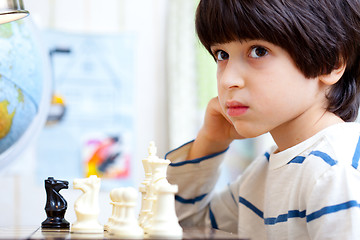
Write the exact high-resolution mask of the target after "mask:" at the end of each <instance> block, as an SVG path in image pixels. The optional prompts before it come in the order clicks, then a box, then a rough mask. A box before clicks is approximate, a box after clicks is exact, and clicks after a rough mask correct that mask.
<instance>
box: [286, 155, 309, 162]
mask: <svg viewBox="0 0 360 240" xmlns="http://www.w3.org/2000/svg"><path fill="white" fill-rule="evenodd" d="M304 160H305V157H303V156H297V157H294V158H293V159H292V160H291V161H290V162H288V164H290V163H300V164H301V163H303V162H304Z"/></svg>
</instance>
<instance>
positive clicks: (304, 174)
mask: <svg viewBox="0 0 360 240" xmlns="http://www.w3.org/2000/svg"><path fill="white" fill-rule="evenodd" d="M191 144H192V142H189V143H187V144H184V145H183V146H181V147H180V148H178V149H175V150H173V151H171V152H169V153H168V154H167V155H166V158H167V159H170V160H171V161H172V163H171V164H170V166H169V168H168V176H167V178H168V180H169V182H170V183H172V184H177V185H178V186H179V192H178V194H177V195H176V196H175V199H176V211H177V214H178V217H179V220H180V223H181V224H182V225H183V226H211V227H213V228H218V229H221V230H224V231H229V232H233V233H237V234H238V236H239V237H240V238H251V239H276V240H279V239H360V208H359V206H360V205H359V204H360V172H359V159H360V124H358V123H341V124H336V125H334V126H331V127H328V128H327V129H324V130H322V131H321V132H319V133H317V134H316V135H314V136H313V137H311V138H309V139H307V140H306V141H304V142H302V143H300V144H298V145H296V146H293V147H292V148H289V149H287V150H285V151H282V152H279V153H274V151H275V150H276V148H275V147H273V148H272V149H270V150H269V151H268V152H266V153H265V154H263V155H262V156H259V157H258V158H257V159H255V160H254V161H253V162H252V163H251V164H250V166H249V167H248V168H247V169H246V171H245V172H244V173H243V174H242V175H241V176H239V177H238V179H237V180H236V181H234V182H233V183H231V184H229V185H228V186H227V188H226V189H224V190H222V191H221V192H214V186H215V184H216V181H217V178H218V176H219V173H220V172H219V171H220V170H219V165H220V164H221V162H222V160H223V158H224V152H221V153H217V154H213V155H211V156H205V157H203V158H199V159H194V160H186V159H185V157H186V155H187V153H188V150H189V149H190V147H191Z"/></svg>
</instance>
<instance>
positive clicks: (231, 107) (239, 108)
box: [226, 101, 249, 117]
mask: <svg viewBox="0 0 360 240" xmlns="http://www.w3.org/2000/svg"><path fill="white" fill-rule="evenodd" d="M226 109H227V114H228V115H229V116H230V117H238V116H240V115H243V114H245V113H246V111H247V110H248V109H249V106H246V105H244V104H242V103H240V102H238V101H228V102H226Z"/></svg>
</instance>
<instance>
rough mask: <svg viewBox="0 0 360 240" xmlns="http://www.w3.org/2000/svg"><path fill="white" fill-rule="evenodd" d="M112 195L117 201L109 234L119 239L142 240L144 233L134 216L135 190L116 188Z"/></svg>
mask: <svg viewBox="0 0 360 240" xmlns="http://www.w3.org/2000/svg"><path fill="white" fill-rule="evenodd" d="M114 195H115V199H117V200H118V202H116V203H115V204H116V205H117V206H118V210H117V211H116V214H117V216H116V217H115V220H114V224H113V225H112V227H111V229H110V233H111V234H114V235H115V236H116V237H117V238H120V239H142V238H143V236H144V231H143V229H142V228H141V227H140V226H139V224H138V220H137V218H136V214H135V206H136V201H137V195H138V193H137V191H136V189H135V188H132V187H127V188H118V189H116V191H115V193H114ZM119 210H120V211H119Z"/></svg>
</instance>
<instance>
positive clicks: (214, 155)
mask: <svg viewBox="0 0 360 240" xmlns="http://www.w3.org/2000/svg"><path fill="white" fill-rule="evenodd" d="M228 149H229V148H227V149H225V150H224V151H221V152H218V153H214V154H210V155H207V156H204V157H201V158H196V159H193V160H185V161H182V162H177V163H170V164H169V166H171V167H180V166H183V165H185V164H197V163H200V162H202V161H204V160H207V159H210V158H213V157H216V156H218V155H220V154H223V153H224V152H226V151H227V150H228Z"/></svg>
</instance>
